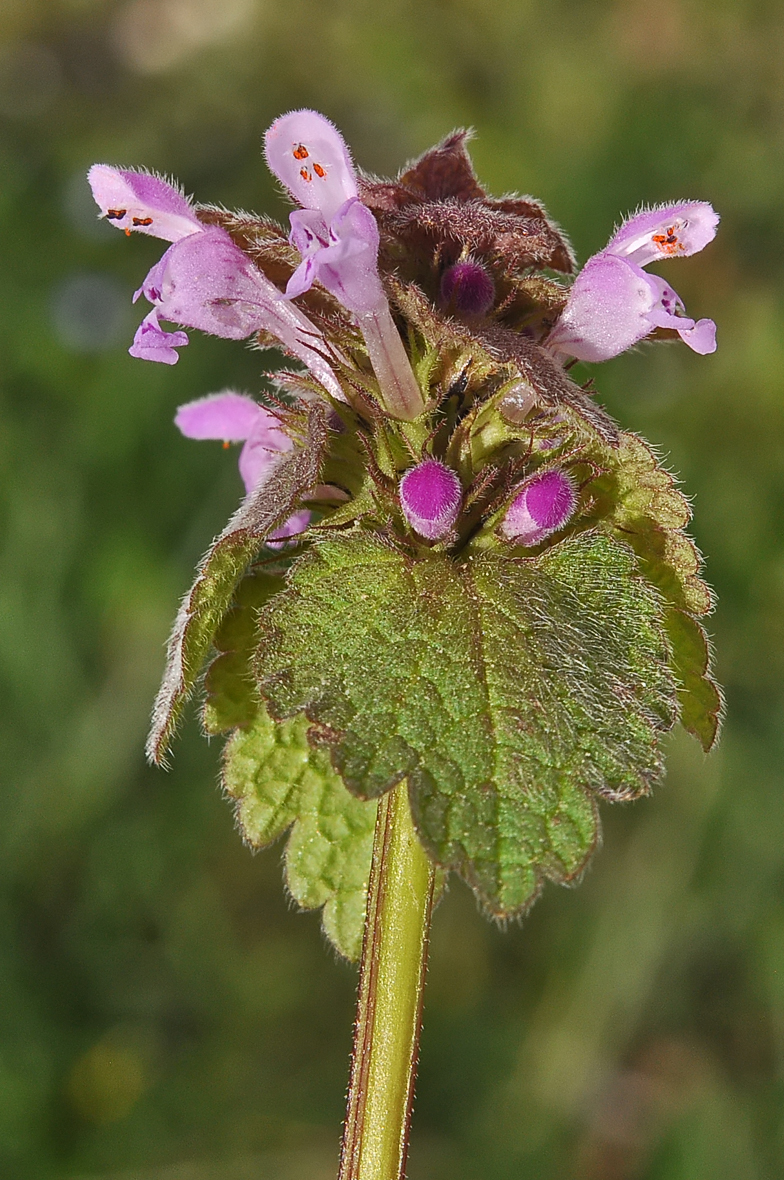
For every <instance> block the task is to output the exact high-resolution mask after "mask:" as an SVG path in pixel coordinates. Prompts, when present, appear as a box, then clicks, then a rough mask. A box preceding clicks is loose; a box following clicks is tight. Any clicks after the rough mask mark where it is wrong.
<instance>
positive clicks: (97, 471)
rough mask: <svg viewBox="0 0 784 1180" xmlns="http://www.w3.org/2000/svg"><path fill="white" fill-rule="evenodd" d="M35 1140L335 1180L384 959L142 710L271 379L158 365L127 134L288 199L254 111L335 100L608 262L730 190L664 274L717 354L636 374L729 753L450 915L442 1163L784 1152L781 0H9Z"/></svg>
mask: <svg viewBox="0 0 784 1180" xmlns="http://www.w3.org/2000/svg"><path fill="white" fill-rule="evenodd" d="M0 41H1V42H2V44H1V45H0V273H1V274H2V282H1V283H0V414H1V415H2V423H1V425H0V456H2V484H3V497H2V576H1V578H0V675H1V676H2V695H3V716H4V722H5V723H4V725H3V729H2V737H1V739H0V740H1V742H2V745H1V746H0V765H1V766H2V772H3V773H2V778H3V805H4V815H3V819H2V823H1V824H0V840H2V860H1V863H2V902H1V903H0V904H1V905H2V916H3V927H4V939H3V946H2V957H1V958H0V1022H1V1024H2V1044H1V1046H0V1174H2V1176H4V1177H6V1176H7V1177H9V1180H17V1178H19V1180H27V1178H28V1177H29V1178H34V1180H38V1178H43V1180H48V1178H50V1177H53V1178H65V1177H69V1178H70V1177H78V1178H80V1180H88V1178H90V1180H98V1178H99V1177H101V1178H105V1180H109V1178H112V1180H212V1178H215V1180H218V1178H220V1180H251V1178H253V1180H327V1178H330V1177H332V1176H333V1175H334V1171H335V1162H336V1157H337V1143H338V1134H339V1124H340V1120H341V1117H342V1109H343V1095H344V1087H345V1083H346V1077H347V1059H348V1052H349V1044H350V1035H351V1020H352V1010H353V995H354V987H355V971H354V969H353V968H351V967H349V966H348V965H346V964H344V963H342V962H337V961H336V960H335V957H334V955H333V954H332V952H331V951H330V950H329V949H328V948H327V947H326V945H325V943H324V940H323V937H322V935H321V933H320V929H319V921H318V917H317V916H315V915H313V914H310V915H300V914H297V913H296V912H295V911H294V910H293V908H292V907H291V906H290V905H289V904H288V903H287V900H286V898H285V896H284V892H283V889H282V887H281V868H280V848H279V847H277V848H275V849H273V850H271V851H268V852H267V853H266V854H262V855H260V856H258V857H255V858H254V857H252V856H251V855H250V854H249V852H248V851H247V850H246V849H244V848H243V846H242V844H241V843H240V840H239V838H238V836H237V834H236V832H235V831H234V828H233V819H232V814H231V810H230V808H229V807H228V806H227V805H226V803H225V802H224V801H223V800H222V799H221V798H220V794H219V791H218V789H217V788H216V772H217V771H216V768H217V759H218V754H219V747H218V743H214V744H213V745H212V746H211V747H209V746H207V745H206V744H205V743H204V742H203V740H202V739H201V738H200V736H199V733H198V727H197V725H196V724H195V722H191V723H190V724H189V726H188V727H186V730H185V732H184V734H183V736H182V739H181V740H180V742H179V744H178V745H177V747H176V752H175V759H174V767H173V770H172V771H171V772H170V773H168V774H166V773H163V772H159V771H152V770H150V769H148V768H147V767H146V766H145V763H144V760H143V757H142V742H143V738H144V733H145V726H146V720H147V714H148V709H149V705H150V702H151V699H152V695H153V692H154V690H155V687H156V682H157V678H158V676H159V674H160V671H161V667H162V658H163V656H162V645H163V643H164V640H165V638H166V635H167V632H168V628H169V624H170V622H171V619H172V616H173V614H174V611H175V607H176V604H177V601H178V596H179V595H180V594H181V593H182V592H183V591H184V590H185V588H186V586H187V585H188V583H189V581H190V576H191V571H192V567H193V565H194V562H195V561H196V559H197V558H198V556H199V555H200V553H201V552H202V550H203V549H204V548H205V546H206V544H207V542H208V541H209V540H210V539H211V537H212V536H213V534H214V533H215V531H216V530H217V529H218V528H220V527H221V526H222V524H223V522H224V520H225V518H226V517H227V516H228V514H229V512H230V511H231V510H232V508H233V507H234V506H235V504H236V503H237V501H238V498H239V495H240V491H241V487H240V482H239V478H238V475H237V470H236V463H235V457H234V456H233V455H227V454H225V453H224V452H223V451H222V450H221V448H220V447H219V446H217V445H215V446H212V445H210V444H207V443H204V444H196V443H192V442H188V441H186V440H185V439H183V438H181V437H180V435H179V434H178V433H177V432H176V430H175V429H174V427H173V425H172V415H173V412H174V409H175V407H176V406H177V405H178V403H180V402H182V401H185V400H188V399H190V398H193V397H197V396H201V395H203V394H205V393H208V392H211V391H214V390H218V389H220V388H222V387H223V386H225V385H234V386H236V387H238V388H240V389H246V390H248V391H250V392H257V391H258V390H259V388H260V377H259V373H260V368H261V365H262V363H263V362H261V360H260V357H259V355H258V354H254V353H251V352H250V351H248V350H247V349H245V348H243V347H242V346H241V345H237V344H232V343H230V342H227V341H220V340H216V339H207V338H198V336H197V334H196V333H194V334H193V336H192V341H191V344H190V347H189V348H187V349H186V350H184V352H183V355H182V358H181V360H180V362H179V364H178V365H177V366H176V368H169V367H166V366H163V365H158V366H156V365H152V364H145V363H144V362H141V361H136V360H132V359H131V358H130V357H129V356H128V355H127V351H126V349H127V347H128V345H129V343H130V340H131V336H132V333H133V330H134V327H135V325H136V323H137V322H138V320H139V318H140V317H141V314H142V312H141V311H140V309H139V308H135V309H134V308H132V307H131V304H130V295H131V292H132V291H133V290H134V288H135V287H136V286H138V285H139V283H140V282H141V279H142V278H143V276H144V274H145V273H146V271H147V269H148V267H149V266H150V265H151V264H152V262H153V261H154V260H155V259H156V258H157V257H158V256H159V254H160V252H161V247H160V244H159V243H157V242H155V241H153V240H150V239H143V238H139V237H138V236H135V237H134V238H133V239H132V240H131V241H130V242H129V241H128V240H126V238H125V237H124V236H123V235H121V234H119V233H117V232H116V231H113V230H111V229H110V228H109V227H107V226H106V225H104V224H99V223H98V222H97V221H96V220H95V210H94V207H93V205H92V203H91V201H90V198H89V193H88V190H87V187H86V184H85V181H84V175H85V172H86V170H87V168H88V166H89V165H90V164H91V163H92V162H93V161H104V162H107V163H113V164H125V165H126V166H128V165H132V166H133V165H135V166H147V167H150V168H155V169H160V170H164V171H167V172H170V173H172V174H174V175H175V176H177V177H178V178H179V179H180V180H181V181H182V182H183V184H184V185H185V186H186V188H187V190H188V191H189V192H193V193H195V194H196V195H197V197H198V198H199V199H201V200H206V201H221V202H225V203H226V204H227V205H229V206H244V207H246V208H252V209H255V210H257V211H259V212H262V211H264V212H272V213H277V214H278V215H281V216H282V215H283V214H284V207H283V205H282V203H281V201H280V200H279V198H278V196H277V195H276V192H275V189H274V186H273V183H272V181H271V178H270V176H269V174H268V173H267V170H266V168H265V166H264V164H263V162H262V159H261V156H260V152H259V143H260V136H261V134H262V133H263V131H264V129H265V128H266V127H267V126H268V124H269V123H270V122H271V121H272V119H273V118H274V117H275V116H276V115H277V114H279V113H280V112H282V111H285V110H287V109H289V108H291V107H295V106H300V105H311V106H314V107H316V108H318V109H320V110H322V111H324V112H325V113H326V114H328V115H329V116H331V117H332V118H333V119H334V120H335V121H336V122H337V124H338V125H339V126H340V127H341V128H342V129H343V131H344V133H345V135H346V137H347V139H348V141H349V142H350V143H351V144H352V145H353V148H354V151H355V155H356V158H357V160H358V161H359V162H360V163H361V164H362V165H363V166H365V167H366V168H368V169H371V170H373V171H375V172H379V173H394V172H395V171H396V170H397V169H398V168H399V167H400V166H401V165H402V164H403V162H404V161H405V160H406V159H407V158H409V157H411V156H413V155H415V154H418V153H419V152H421V151H423V150H424V149H425V148H427V147H428V146H429V145H431V144H432V143H434V142H435V141H436V140H438V139H439V138H440V137H441V136H443V135H444V134H446V133H447V132H448V131H450V130H451V129H452V128H453V127H454V126H455V125H465V124H471V125H473V126H474V127H476V129H477V132H478V134H477V138H476V140H475V143H474V158H475V161H476V165H477V168H478V171H479V174H480V176H481V177H482V178H483V180H484V181H485V182H486V184H487V186H488V188H489V189H490V190H491V191H492V192H495V193H502V192H504V191H507V190H510V189H518V190H522V191H524V192H531V193H534V194H535V195H537V196H539V197H540V198H542V199H543V200H544V201H545V202H546V204H547V206H548V208H549V210H550V212H551V214H552V215H553V216H554V217H555V218H557V220H558V221H560V222H561V223H562V224H563V225H564V226H565V228H566V229H567V231H568V232H569V233H570V234H571V235H572V237H573V240H574V242H575V246H576V249H577V251H578V254H579V256H580V258H581V259H582V260H584V259H585V258H586V257H587V256H588V255H589V254H590V253H591V252H593V251H595V250H596V249H598V248H599V247H600V246H602V245H603V244H604V242H605V241H606V239H607V237H608V236H609V232H610V230H611V228H612V225H613V223H614V221H615V220H616V218H618V216H619V215H620V214H622V213H623V212H625V211H629V210H632V209H634V208H635V207H636V206H637V205H638V203H640V202H643V201H647V202H653V201H664V200H669V199H675V198H684V197H688V198H701V199H707V200H710V201H712V202H713V203H714V204H715V205H716V207H717V208H718V209H719V210H720V212H721V214H722V217H723V221H722V226H721V230H720V233H719V236H718V239H717V240H716V242H715V243H714V244H713V245H712V246H711V247H710V248H709V249H707V250H706V251H705V252H704V254H701V255H699V256H698V257H695V258H693V259H691V260H689V261H687V262H678V263H676V264H673V265H672V267H671V269H668V270H667V271H666V274H667V278H668V279H669V280H670V281H671V282H672V283H673V284H674V285H675V286H676V288H677V289H678V290H679V292H680V293H681V295H682V296H683V297H684V300H685V302H686V305H687V308H688V310H689V312H690V314H693V315H694V316H695V318H699V317H700V316H704V315H710V316H713V317H715V319H716V321H717V323H718V326H719V351H718V352H717V354H716V355H715V356H713V357H707V358H700V357H696V356H694V355H692V354H691V353H690V352H689V351H688V350H687V349H686V348H684V347H682V346H662V347H659V348H656V349H651V348H649V349H642V350H640V351H638V352H637V353H634V354H630V355H627V356H624V357H621V358H619V359H617V360H615V361H613V362H610V363H609V364H607V365H605V366H603V367H602V368H596V369H595V370H594V373H595V376H596V380H597V383H598V385H599V388H600V391H601V396H602V398H603V399H604V400H605V401H606V402H607V404H608V405H609V406H610V408H611V409H612V410H613V412H614V413H615V414H616V415H617V417H618V418H619V419H620V421H621V422H622V424H623V425H624V426H626V427H628V428H631V429H634V430H637V431H640V432H641V433H643V434H645V435H646V436H647V437H648V438H649V439H650V440H651V441H652V442H653V443H655V444H656V446H657V447H659V448H660V449H661V453H662V454H663V455H664V456H665V458H666V461H667V463H668V464H669V465H670V466H671V467H672V468H673V469H674V470H676V471H677V472H679V473H680V475H681V476H682V478H683V480H684V487H685V489H686V491H687V492H688V493H689V494H690V495H693V496H694V506H695V520H694V532H695V535H696V537H697V540H698V542H699V544H700V546H701V548H702V549H703V550H704V551H705V553H706V554H707V557H708V567H707V570H708V577H709V580H710V581H711V582H712V583H713V585H714V586H715V587H716V588H717V590H718V594H719V607H718V610H717V612H716V614H715V616H714V617H713V619H712V620H711V627H712V631H713V635H714V639H715V645H716V650H717V657H718V669H719V673H720V677H721V679H722V681H723V683H724V684H725V685H726V687H727V695H728V709H729V712H728V722H727V727H726V732H725V735H724V740H723V743H722V745H721V748H720V749H719V751H718V752H717V753H715V754H713V755H711V757H709V758H708V759H705V758H704V757H703V756H702V754H701V753H700V751H699V750H698V748H697V746H696V744H695V743H694V742H691V741H690V740H688V739H685V738H684V739H681V738H678V737H676V738H675V739H674V740H673V741H672V743H671V751H670V763H669V766H670V770H669V775H668V779H667V782H666V783H665V785H664V786H663V787H662V789H660V790H659V792H658V794H657V795H656V797H655V798H653V799H652V800H648V801H644V802H641V803H638V804H636V805H635V806H634V807H633V808H620V807H619V808H615V809H610V808H605V811H604V814H605V825H606V831H605V835H606V841H605V844H606V846H605V848H604V850H603V851H602V852H601V853H600V854H599V855H598V856H597V857H596V860H595V863H594V866H593V868H592V869H591V871H590V873H589V874H588V876H587V878H586V880H585V882H584V883H583V885H582V886H581V887H580V889H578V890H577V891H571V890H561V889H557V888H555V887H551V888H549V889H548V890H547V891H546V893H545V896H544V897H543V899H542V900H541V901H540V902H539V903H538V905H537V906H536V908H535V910H534V911H533V913H532V914H531V916H530V917H529V919H528V920H527V921H526V922H525V923H524V924H522V925H511V926H510V927H509V928H508V929H507V930H505V931H502V930H499V929H497V928H495V927H494V926H492V925H490V924H488V923H486V922H485V921H484V920H483V919H482V918H481V917H480V916H479V915H478V914H477V912H476V909H475V905H474V902H473V899H472V897H471V896H470V895H469V894H468V892H467V890H466V889H465V888H463V887H462V886H461V885H459V884H455V885H453V887H452V888H451V890H450V892H449V894H448V896H447V898H446V900H445V901H444V903H443V904H442V905H441V907H440V909H439V910H438V912H437V914H436V917H435V924H434V931H433V950H432V966H431V971H430V981H429V987H428V994H427V1004H426V1023H425V1032H424V1039H423V1047H422V1064H421V1070H420V1081H419V1090H418V1100H417V1107H416V1114H415V1123H414V1134H413V1145H412V1152H411V1162H410V1177H411V1180H446V1178H449V1180H518V1178H521V1177H522V1178H528V1177H531V1178H534V1177H535V1178H536V1180H576V1178H579V1180H637V1178H640V1180H642V1178H644V1180H724V1178H725V1177H726V1178H727V1180H730V1178H731V1180H756V1178H768V1177H770V1178H774V1177H780V1176H781V1175H782V1174H784V1106H783V1104H782V1099H784V771H782V751H783V747H784V740H783V738H782V716H783V713H782V708H783V706H784V691H783V686H782V671H784V645H783V644H782V640H783V639H784V610H783V609H782V608H784V544H783V542H782V533H784V368H783V367H782V361H784V275H783V273H782V259H783V258H784V192H783V191H782V190H783V188H784V159H783V152H784V68H783V67H782V62H783V61H784V10H782V7H781V5H780V4H779V3H777V2H776V0H712V2H711V0H629V2H623V0H617V2H613V0H592V2H589V3H578V2H576V0H573V2H569V0H560V2H559V0H555V2H551V3H548V2H546V0H381V2H376V3H373V2H371V0H329V2H327V0H122V2H114V0H1V2H0Z"/></svg>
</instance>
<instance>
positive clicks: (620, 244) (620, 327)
mask: <svg viewBox="0 0 784 1180" xmlns="http://www.w3.org/2000/svg"><path fill="white" fill-rule="evenodd" d="M718 222H719V218H718V215H717V214H716V213H715V212H714V210H713V209H712V208H711V206H710V205H708V204H706V203H704V202H700V201H693V202H685V203H682V204H679V205H669V206H661V207H659V208H657V209H650V210H645V211H644V212H642V213H637V214H635V215H634V216H633V217H630V218H629V219H628V220H627V221H625V222H624V223H623V225H622V226H621V228H620V229H619V230H618V231H617V233H615V234H614V235H613V237H612V238H611V239H610V241H609V243H608V244H607V246H606V247H605V248H604V250H600V251H599V253H598V254H594V255H593V257H592V258H589V259H588V262H587V263H586V264H585V266H584V267H583V269H582V270H581V271H580V273H579V274H578V276H577V278H576V279H575V281H574V285H573V286H572V289H571V292H570V294H569V300H568V302H567V304H566V307H565V308H564V310H563V312H562V313H561V316H560V318H559V320H558V322H557V323H556V325H555V327H554V329H553V330H552V332H551V333H550V335H549V337H548V339H547V341H546V346H547V347H548V348H549V349H550V350H551V351H553V352H556V353H560V354H562V355H565V356H571V357H576V358H577V359H578V360H584V361H604V360H609V358H610V357H613V356H617V355H618V354H619V353H621V352H625V350H626V349H627V348H631V346H632V345H633V344H637V343H638V342H639V341H640V340H643V339H644V338H645V337H646V336H648V335H650V333H651V332H653V331H654V330H655V329H656V328H670V329H674V330H675V331H676V332H677V333H678V334H679V336H680V337H681V339H682V340H683V342H684V343H685V344H688V346H689V347H690V348H691V349H692V350H693V351H694V352H698V353H701V354H705V353H709V352H714V351H715V349H716V325H715V324H714V323H713V321H712V320H707V319H703V320H698V321H695V320H693V319H689V318H688V317H687V316H686V314H685V309H684V306H683V302H682V301H681V299H680V298H679V296H678V295H677V294H676V292H675V291H674V290H673V289H672V287H670V286H669V285H668V284H667V283H665V282H664V280H663V279H660V278H659V277H658V276H657V275H649V274H647V273H646V272H645V271H644V270H643V269H642V268H643V266H647V265H648V264H649V263H651V262H655V261H657V260H659V259H662V258H676V257H679V256H682V257H687V256H688V255H690V254H695V253H696V252H697V251H699V250H702V249H703V248H704V247H705V246H706V245H707V244H708V243H709V242H710V241H712V240H713V238H714V237H715V235H716V227H717V225H718Z"/></svg>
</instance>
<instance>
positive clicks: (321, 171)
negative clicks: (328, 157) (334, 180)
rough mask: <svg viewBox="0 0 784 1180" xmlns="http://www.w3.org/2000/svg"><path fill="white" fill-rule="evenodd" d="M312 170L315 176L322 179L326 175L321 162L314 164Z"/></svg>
mask: <svg viewBox="0 0 784 1180" xmlns="http://www.w3.org/2000/svg"><path fill="white" fill-rule="evenodd" d="M313 171H314V172H315V173H316V176H320V177H321V179H322V180H323V179H324V177H325V176H326V175H327V170H326V168H322V166H321V164H314V165H313Z"/></svg>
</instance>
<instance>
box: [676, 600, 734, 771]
mask: <svg viewBox="0 0 784 1180" xmlns="http://www.w3.org/2000/svg"><path fill="white" fill-rule="evenodd" d="M666 627H667V635H668V636H669V640H670V643H671V644H672V652H673V663H674V665H675V670H676V673H677V676H678V680H679V682H680V684H679V687H678V701H679V703H680V711H681V716H680V719H681V724H682V725H683V727H684V729H687V730H688V731H689V733H691V734H693V735H694V736H695V737H696V738H697V740H698V741H699V742H700V744H701V745H702V748H703V749H704V750H705V753H706V754H707V753H708V751H709V750H710V749H712V747H713V745H714V744H715V742H716V739H717V737H718V735H719V729H720V727H721V719H722V714H723V712H724V698H723V697H722V693H721V689H720V688H719V686H718V684H717V683H716V681H715V680H714V679H713V677H712V676H711V675H710V671H709V669H710V646H709V644H708V637H707V635H706V634H705V630H704V628H703V627H701V626H700V624H699V622H698V621H697V620H696V619H694V618H692V617H691V616H690V615H687V614H685V613H684V612H683V611H680V610H669V611H668V612H667V620H666Z"/></svg>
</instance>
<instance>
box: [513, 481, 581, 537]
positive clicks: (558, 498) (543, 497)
mask: <svg viewBox="0 0 784 1180" xmlns="http://www.w3.org/2000/svg"><path fill="white" fill-rule="evenodd" d="M576 506H577V493H576V491H575V488H574V484H573V483H572V481H571V479H570V478H569V476H568V475H566V473H565V472H563V471H558V470H552V471H543V472H541V474H539V475H534V476H532V477H531V478H530V479H528V480H526V481H525V483H523V484H521V485H520V487H519V488H518V490H517V493H516V495H515V497H514V499H513V500H512V502H511V504H510V505H509V507H508V509H507V511H506V516H505V517H504V519H503V521H502V522H501V533H502V535H503V536H505V537H506V538H507V539H508V540H510V541H515V542H516V543H517V544H518V545H538V544H539V542H540V541H543V540H544V539H545V537H549V536H550V534H551V533H555V532H557V531H558V529H560V528H563V526H564V525H565V524H566V522H567V521H568V520H569V517H570V516H571V515H572V513H573V512H574V510H575V508H576Z"/></svg>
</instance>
